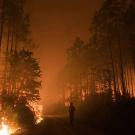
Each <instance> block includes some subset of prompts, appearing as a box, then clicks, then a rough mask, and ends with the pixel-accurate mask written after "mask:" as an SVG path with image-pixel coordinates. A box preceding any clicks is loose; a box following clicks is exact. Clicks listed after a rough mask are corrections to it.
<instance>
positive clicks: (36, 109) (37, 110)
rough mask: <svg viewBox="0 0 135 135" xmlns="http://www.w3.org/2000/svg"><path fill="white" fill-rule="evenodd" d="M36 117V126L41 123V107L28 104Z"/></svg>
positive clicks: (36, 104) (35, 104)
mask: <svg viewBox="0 0 135 135" xmlns="http://www.w3.org/2000/svg"><path fill="white" fill-rule="evenodd" d="M29 104H30V105H31V106H32V108H33V110H34V112H35V115H36V124H39V123H41V122H42V121H43V119H44V118H43V106H42V105H39V104H38V103H29Z"/></svg>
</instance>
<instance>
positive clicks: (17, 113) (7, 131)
mask: <svg viewBox="0 0 135 135" xmlns="http://www.w3.org/2000/svg"><path fill="white" fill-rule="evenodd" d="M3 110H4V111H3ZM3 110H2V111H1V113H0V123H1V124H0V135H11V134H14V133H19V134H20V133H22V132H25V131H26V130H28V129H31V128H33V127H35V126H36V125H37V124H39V123H40V122H41V121H42V120H43V115H42V106H41V105H39V104H38V103H28V104H24V103H22V102H21V103H18V104H16V105H15V106H14V108H12V107H6V108H4V109H3Z"/></svg>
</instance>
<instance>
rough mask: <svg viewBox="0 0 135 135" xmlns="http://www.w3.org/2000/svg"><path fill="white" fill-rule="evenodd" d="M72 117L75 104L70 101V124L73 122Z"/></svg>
mask: <svg viewBox="0 0 135 135" xmlns="http://www.w3.org/2000/svg"><path fill="white" fill-rule="evenodd" d="M74 117H75V106H74V104H73V103H72V102H70V105H69V120H70V124H73V123H74Z"/></svg>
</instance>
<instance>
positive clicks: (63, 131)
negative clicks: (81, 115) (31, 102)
mask: <svg viewBox="0 0 135 135" xmlns="http://www.w3.org/2000/svg"><path fill="white" fill-rule="evenodd" d="M32 135H105V134H104V133H101V132H100V131H97V130H95V129H93V128H91V127H86V126H84V124H81V123H75V124H74V125H73V126H71V125H70V124H69V122H68V120H67V119H66V118H64V117H56V116H52V117H46V118H45V121H44V122H43V123H42V124H41V125H40V126H39V127H38V130H36V131H34V133H32Z"/></svg>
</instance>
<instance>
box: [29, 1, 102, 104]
mask: <svg viewBox="0 0 135 135" xmlns="http://www.w3.org/2000/svg"><path fill="white" fill-rule="evenodd" d="M101 1H102V0H28V2H27V7H28V11H29V13H30V16H31V32H32V38H33V40H34V42H35V43H37V44H38V45H39V47H38V49H36V50H35V54H36V57H37V58H38V59H39V62H40V64H41V70H42V90H41V98H42V102H43V103H46V104H49V103H51V102H54V101H55V100H56V97H57V96H58V94H57V93H58V92H60V91H59V90H57V88H56V87H57V84H56V80H57V76H58V74H59V72H60V70H61V69H62V68H63V66H64V63H65V62H66V54H65V53H66V49H67V48H68V47H70V46H71V45H72V44H73V42H74V39H75V38H76V37H77V36H80V37H81V38H82V39H83V40H85V41H87V40H88V37H89V31H88V29H89V27H90V19H91V16H92V15H93V14H94V12H95V11H96V10H97V8H98V7H99V6H100V5H101Z"/></svg>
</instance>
